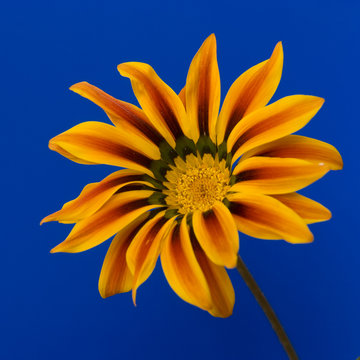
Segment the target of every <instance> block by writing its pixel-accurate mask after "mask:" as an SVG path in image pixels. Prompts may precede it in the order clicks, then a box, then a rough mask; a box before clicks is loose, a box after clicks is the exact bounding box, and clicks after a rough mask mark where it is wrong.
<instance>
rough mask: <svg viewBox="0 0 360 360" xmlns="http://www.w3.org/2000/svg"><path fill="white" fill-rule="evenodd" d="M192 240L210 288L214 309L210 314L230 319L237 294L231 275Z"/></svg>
mask: <svg viewBox="0 0 360 360" xmlns="http://www.w3.org/2000/svg"><path fill="white" fill-rule="evenodd" d="M194 238H195V236H194V237H193V238H192V244H193V248H194V252H195V256H196V259H197V261H198V263H199V265H200V267H201V270H202V272H203V274H204V276H205V279H206V282H207V284H208V286H209V290H210V294H211V299H212V304H213V305H212V308H211V309H210V310H209V312H210V314H212V315H213V316H216V317H222V318H225V317H228V316H230V315H231V314H232V311H233V308H234V303H235V292H234V288H233V286H232V284H231V280H230V278H229V275H228V274H227V272H226V270H225V268H224V267H223V266H219V265H216V264H214V263H213V262H212V261H211V260H210V259H209V258H208V257H207V256H206V254H205V252H204V251H203V249H202V248H201V247H200V245H199V244H198V242H197V240H196V239H194Z"/></svg>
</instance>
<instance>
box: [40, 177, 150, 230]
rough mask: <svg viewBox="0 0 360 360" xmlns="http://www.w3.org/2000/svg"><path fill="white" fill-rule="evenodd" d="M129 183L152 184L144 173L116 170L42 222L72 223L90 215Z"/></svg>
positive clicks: (91, 185) (85, 188) (88, 186)
mask: <svg viewBox="0 0 360 360" xmlns="http://www.w3.org/2000/svg"><path fill="white" fill-rule="evenodd" d="M128 184H146V185H150V184H149V183H148V182H146V181H144V174H142V173H140V172H137V171H133V170H119V171H116V172H114V173H112V174H110V175H109V176H107V177H106V178H105V179H104V180H102V181H100V182H98V183H93V184H88V185H86V186H85V187H84V189H83V190H82V191H81V193H80V195H79V196H78V197H77V198H76V199H74V200H71V201H69V202H67V203H66V204H64V206H63V207H62V209H61V210H59V211H57V212H55V213H53V214H51V215H48V216H47V217H46V218H44V219H43V220H42V221H41V224H42V223H44V222H48V221H59V222H66V223H71V222H77V221H79V220H81V219H83V218H85V217H88V216H90V215H92V214H93V213H94V212H95V211H97V210H98V209H99V208H100V207H101V206H102V205H104V204H105V202H106V201H108V200H109V199H110V197H111V196H112V195H113V194H114V193H115V192H116V191H118V190H119V189H121V188H122V187H124V186H126V185H128Z"/></svg>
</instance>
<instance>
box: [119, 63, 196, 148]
mask: <svg viewBox="0 0 360 360" xmlns="http://www.w3.org/2000/svg"><path fill="white" fill-rule="evenodd" d="M118 70H119V72H120V74H121V75H122V76H125V77H128V78H129V79H130V80H131V84H132V87H133V90H134V93H135V96H136V98H137V99H138V101H139V103H140V105H141V107H142V109H143V110H144V112H145V113H146V115H147V117H148V119H149V120H150V121H151V122H152V124H153V125H154V127H155V128H156V129H158V131H159V132H160V133H161V134H162V135H163V137H164V138H165V139H166V140H167V142H168V143H169V144H170V145H171V146H173V147H175V140H176V139H177V138H178V137H180V136H181V135H182V134H184V135H186V136H188V137H189V136H190V127H189V124H188V121H187V117H186V112H185V109H184V105H183V104H182V102H181V100H180V98H179V97H178V96H177V95H176V93H175V92H174V91H173V90H172V89H171V88H170V87H169V86H168V85H166V84H165V83H164V82H163V81H162V80H161V79H160V78H159V76H158V75H157V74H156V72H155V71H154V69H153V68H152V67H151V66H150V65H147V64H143V63H137V62H130V63H124V64H120V65H119V66H118Z"/></svg>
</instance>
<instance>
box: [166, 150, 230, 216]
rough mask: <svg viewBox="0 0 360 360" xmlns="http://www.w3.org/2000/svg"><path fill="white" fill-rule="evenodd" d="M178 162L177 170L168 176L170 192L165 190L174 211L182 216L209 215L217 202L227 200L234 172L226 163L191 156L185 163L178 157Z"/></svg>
mask: <svg viewBox="0 0 360 360" xmlns="http://www.w3.org/2000/svg"><path fill="white" fill-rule="evenodd" d="M174 162H175V166H171V170H169V171H168V172H167V173H166V175H165V177H166V179H167V180H168V182H165V183H164V185H165V186H166V187H167V190H163V193H164V194H166V195H167V196H166V198H165V200H166V203H167V204H168V205H169V208H170V209H176V210H177V211H178V212H179V213H180V214H187V213H191V212H193V211H195V210H201V211H207V210H210V209H211V208H212V206H213V204H214V202H215V201H222V200H223V199H224V198H225V196H226V193H227V191H228V190H229V189H230V186H229V180H230V171H229V169H228V168H227V166H226V162H225V160H222V161H220V162H219V160H218V158H217V157H216V158H215V159H214V158H213V157H212V156H211V155H210V154H204V156H203V158H201V157H200V155H198V156H197V157H196V156H195V155H193V154H190V155H187V156H186V160H185V161H184V160H182V159H181V158H180V157H178V158H176V159H175V160H174Z"/></svg>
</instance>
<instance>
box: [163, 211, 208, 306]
mask: <svg viewBox="0 0 360 360" xmlns="http://www.w3.org/2000/svg"><path fill="white" fill-rule="evenodd" d="M161 264H162V268H163V270H164V274H165V276H166V279H167V281H168V282H169V285H170V286H171V287H172V289H173V290H174V291H175V292H176V293H177V294H178V295H179V296H180V297H181V298H182V299H183V300H185V301H186V302H188V303H190V304H193V305H195V306H198V307H199V308H201V309H204V310H209V309H211V308H212V299H211V295H210V290H209V287H208V284H207V282H206V278H205V276H204V274H203V272H202V270H201V267H200V265H199V263H198V262H197V259H196V257H195V254H194V250H193V248H192V245H191V241H190V237H189V230H188V226H187V224H186V217H185V216H184V217H183V219H182V222H181V225H177V226H175V227H173V228H172V230H171V232H170V233H169V234H168V236H167V238H166V239H165V241H164V246H163V249H162V251H161Z"/></svg>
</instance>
